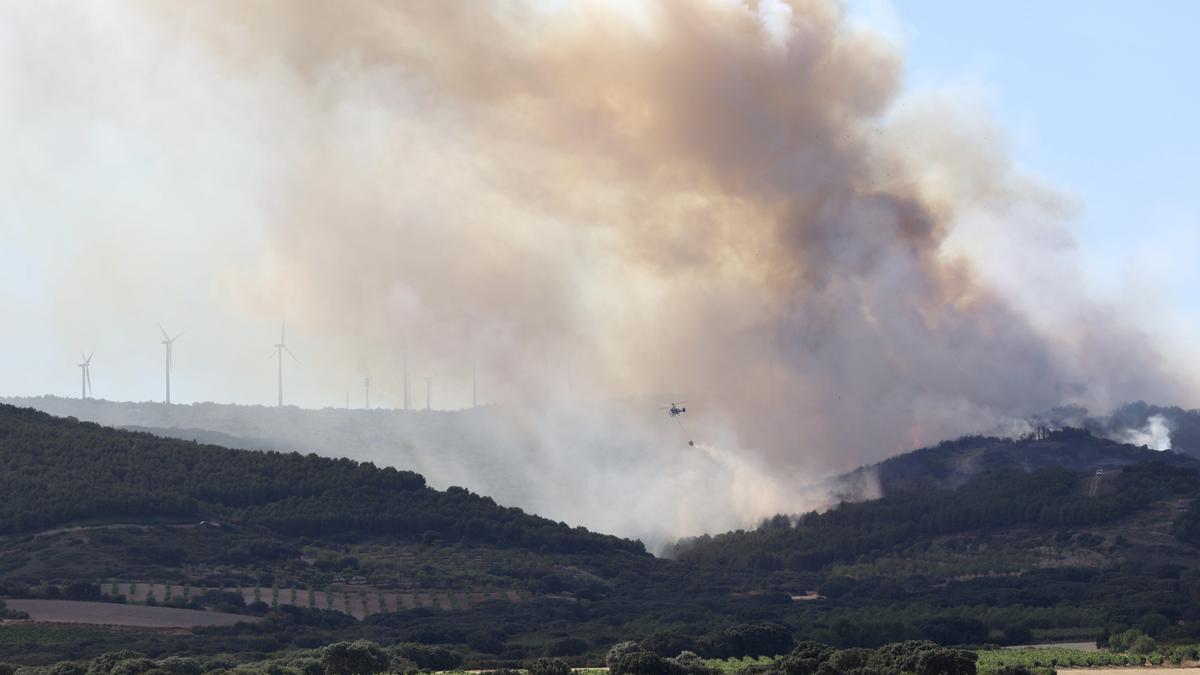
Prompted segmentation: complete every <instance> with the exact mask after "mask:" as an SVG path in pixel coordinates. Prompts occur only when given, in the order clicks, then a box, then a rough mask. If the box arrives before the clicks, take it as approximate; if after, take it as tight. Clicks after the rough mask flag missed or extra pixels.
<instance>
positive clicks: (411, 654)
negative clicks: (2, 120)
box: [389, 642, 463, 670]
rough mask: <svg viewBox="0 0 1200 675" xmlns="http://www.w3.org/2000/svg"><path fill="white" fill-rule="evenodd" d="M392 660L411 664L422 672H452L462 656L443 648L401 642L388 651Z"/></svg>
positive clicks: (459, 663) (460, 661) (460, 662)
mask: <svg viewBox="0 0 1200 675" xmlns="http://www.w3.org/2000/svg"><path fill="white" fill-rule="evenodd" d="M389 651H390V652H391V654H392V657H393V658H399V659H404V660H408V661H411V662H413V663H414V664H415V665H416V666H417V667H418V668H420V669H422V670H453V669H455V668H457V667H458V666H459V665H461V664H462V661H463V658H462V656H461V655H460V654H459V653H458V652H455V651H451V650H449V649H446V648H445V647H431V646H428V645H420V644H416V643H413V642H402V643H400V644H398V645H395V646H394V647H392V648H391V649H390V650H389Z"/></svg>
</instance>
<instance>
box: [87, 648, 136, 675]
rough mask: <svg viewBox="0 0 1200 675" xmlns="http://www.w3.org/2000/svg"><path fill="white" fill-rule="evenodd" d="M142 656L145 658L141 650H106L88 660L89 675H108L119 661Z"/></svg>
mask: <svg viewBox="0 0 1200 675" xmlns="http://www.w3.org/2000/svg"><path fill="white" fill-rule="evenodd" d="M140 658H144V655H143V654H142V653H141V652H135V651H133V650H130V649H122V650H120V651H115V652H105V653H103V654H101V655H100V656H97V657H96V658H94V659H92V660H91V661H89V662H88V669H87V675H108V673H110V672H112V669H113V666H115V665H117V663H119V662H121V661H127V660H129V659H140Z"/></svg>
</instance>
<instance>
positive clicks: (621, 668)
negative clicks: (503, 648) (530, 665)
mask: <svg viewBox="0 0 1200 675" xmlns="http://www.w3.org/2000/svg"><path fill="white" fill-rule="evenodd" d="M608 672H609V675H680V673H681V672H682V669H681V668H680V667H679V666H678V665H676V664H675V663H674V662H672V661H669V660H667V659H664V658H663V657H661V656H659V655H658V654H652V653H650V652H633V653H632V654H626V655H625V656H622V657H621V658H620V659H619V660H618V661H617V667H616V668H613V669H611V670H609V671H608ZM530 675H533V674H532V673H530Z"/></svg>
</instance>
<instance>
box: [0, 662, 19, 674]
mask: <svg viewBox="0 0 1200 675" xmlns="http://www.w3.org/2000/svg"><path fill="white" fill-rule="evenodd" d="M15 672H17V667H16V666H14V665H11V664H8V663H0V675H13V673H15Z"/></svg>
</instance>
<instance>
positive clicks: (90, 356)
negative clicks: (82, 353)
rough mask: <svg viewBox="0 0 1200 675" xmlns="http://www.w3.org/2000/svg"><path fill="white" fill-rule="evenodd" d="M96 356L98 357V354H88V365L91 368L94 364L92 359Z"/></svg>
mask: <svg viewBox="0 0 1200 675" xmlns="http://www.w3.org/2000/svg"><path fill="white" fill-rule="evenodd" d="M95 355H96V352H92V353H91V354H88V357H87V364H88V365H89V366H90V365H91V364H92V357H93V356H95Z"/></svg>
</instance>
